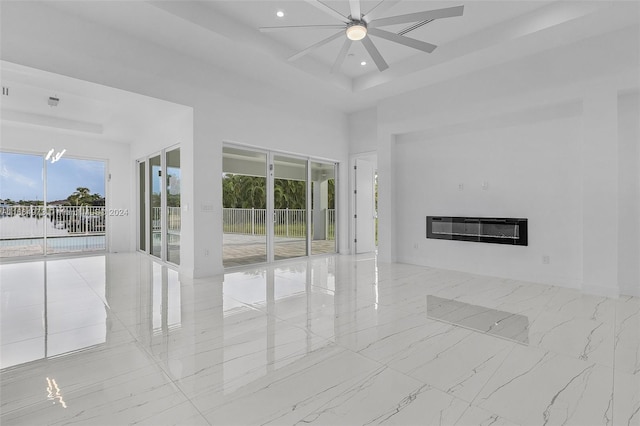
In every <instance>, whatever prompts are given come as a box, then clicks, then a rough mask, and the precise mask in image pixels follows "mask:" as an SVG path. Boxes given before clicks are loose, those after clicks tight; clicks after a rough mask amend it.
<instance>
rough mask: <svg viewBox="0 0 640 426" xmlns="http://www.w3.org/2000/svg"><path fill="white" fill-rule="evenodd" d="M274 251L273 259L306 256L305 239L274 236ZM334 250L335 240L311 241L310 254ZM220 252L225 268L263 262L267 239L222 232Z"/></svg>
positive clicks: (329, 252) (265, 256)
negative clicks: (222, 242) (222, 241)
mask: <svg viewBox="0 0 640 426" xmlns="http://www.w3.org/2000/svg"><path fill="white" fill-rule="evenodd" d="M274 251H275V253H274V258H275V260H283V259H292V258H295V257H303V256H306V255H307V245H306V240H305V239H303V238H286V237H276V238H275V241H274ZM335 252H336V242H335V240H312V241H311V253H312V254H331V253H335ZM222 253H223V254H222V259H223V264H224V267H225V268H230V267H235V266H245V265H253V264H256V263H264V262H266V261H267V240H266V237H265V236H264V235H263V236H254V235H242V234H224V244H223V248H222Z"/></svg>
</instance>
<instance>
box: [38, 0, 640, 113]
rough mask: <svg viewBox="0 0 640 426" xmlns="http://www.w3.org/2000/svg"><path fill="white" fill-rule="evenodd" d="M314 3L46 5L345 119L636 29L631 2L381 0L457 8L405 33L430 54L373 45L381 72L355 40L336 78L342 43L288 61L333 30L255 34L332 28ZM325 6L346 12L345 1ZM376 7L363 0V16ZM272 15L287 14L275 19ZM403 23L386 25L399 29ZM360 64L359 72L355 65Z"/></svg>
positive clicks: (236, 0)
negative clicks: (384, 65) (456, 80)
mask: <svg viewBox="0 0 640 426" xmlns="http://www.w3.org/2000/svg"><path fill="white" fill-rule="evenodd" d="M313 1H315V0H230V1H225V0H208V1H190V0H182V1H153V2H147V1H144V2H142V1H49V2H47V5H49V6H52V7H55V8H57V9H58V10H62V11H64V12H66V13H70V14H74V15H77V16H80V17H81V18H82V19H84V20H87V21H89V22H95V23H99V24H101V25H106V26H108V27H111V28H114V29H116V30H118V31H122V32H125V33H128V34H132V35H135V36H137V37H140V38H143V39H146V40H148V41H151V42H153V43H157V44H159V45H162V46H163V47H165V48H169V49H173V50H175V51H177V52H180V53H182V54H187V55H190V56H193V57H195V58H198V59H200V60H202V61H204V62H208V63H209V64H211V65H214V66H216V67H221V68H224V69H227V70H230V71H232V72H233V73H234V74H239V75H244V76H245V77H249V78H251V79H253V80H257V81H259V82H265V83H268V84H271V85H274V86H276V87H279V88H283V89H285V90H290V91H292V92H294V93H295V94H296V96H301V97H308V98H310V99H314V101H316V102H320V103H323V104H325V105H327V106H330V107H334V108H338V109H341V110H343V111H345V112H352V111H356V110H359V109H362V108H366V107H370V106H373V105H375V104H376V103H377V102H379V101H380V100H381V99H384V98H386V97H389V96H392V95H397V94H399V93H403V92H406V91H410V90H413V89H415V88H416V87H421V86H425V85H429V84H434V83H437V82H439V81H441V80H442V79H448V78H452V77H455V76H457V75H460V74H461V73H470V72H474V71H476V70H478V69H482V68H486V67H488V66H491V65H495V64H496V63H503V62H508V61H510V60H513V59H517V58H520V57H522V56H524V55H531V54H535V53H538V52H540V51H543V50H547V49H553V48H554V47H559V46H562V45H564V44H567V43H570V42H573V41H578V40H581V39H584V38H588V37H591V36H595V35H598V34H602V33H604V32H607V31H613V30H615V29H618V28H622V27H624V26H628V25H638V21H639V17H638V4H639V2H638V1H637V0H627V1H624V0H619V1H616V0H600V1H587V0H577V1H564V0H533V1H531V0H502V1H485V0H460V1H452V0H447V1H429V0H401V1H398V0H384V2H385V3H390V4H393V6H392V7H391V8H389V9H388V10H386V11H385V12H384V13H382V14H381V16H383V17H386V16H394V15H398V14H405V13H411V12H416V11H423V10H433V9H438V8H443V7H452V6H459V5H464V8H465V9H464V14H463V16H461V17H452V18H446V19H439V20H436V21H433V22H431V23H428V24H427V25H425V26H423V27H421V28H419V29H417V30H415V31H412V32H410V33H409V34H408V35H409V36H411V37H413V38H416V39H419V40H422V41H427V42H429V43H433V44H436V45H438V48H437V49H436V50H435V51H434V52H433V53H431V54H427V53H424V52H421V51H418V50H414V49H411V48H408V47H406V46H402V45H399V44H396V43H392V42H389V41H386V40H382V39H379V38H373V40H374V42H375V43H376V45H377V47H378V49H379V50H380V52H381V54H382V55H383V57H384V58H385V59H386V61H387V62H388V64H389V66H390V68H389V69H387V70H385V71H384V72H379V71H378V70H377V69H376V68H375V65H373V62H372V61H371V60H370V58H369V57H368V55H367V54H366V51H365V50H364V49H363V47H362V45H361V43H360V42H355V43H353V44H352V48H351V50H350V53H352V54H353V56H352V57H348V58H347V60H346V61H345V64H344V65H343V67H342V68H341V70H340V72H339V73H335V74H332V73H331V72H330V69H331V66H332V64H333V62H334V60H335V58H336V56H337V54H338V51H339V50H340V48H341V45H342V40H343V39H342V38H340V39H337V40H334V41H333V42H331V43H329V44H327V45H325V46H323V47H321V48H319V49H318V50H316V51H314V52H313V53H312V54H309V55H307V56H304V57H302V58H300V59H298V60H296V61H292V62H291V61H288V60H287V59H288V58H289V57H290V56H291V55H293V54H295V53H297V52H298V51H300V50H302V49H304V48H306V47H308V46H309V45H312V44H314V43H316V42H318V41H320V40H322V39H324V38H326V37H328V36H329V35H331V34H333V33H335V31H334V30H324V29H319V30H287V31H282V32H278V33H274V32H269V33H263V32H260V31H259V29H258V28H259V27H262V26H276V25H299V24H332V23H338V22H337V20H336V19H334V18H333V17H332V16H330V15H328V14H325V13H324V12H323V11H322V10H320V9H318V8H317V7H314V6H313V5H311V4H310V2H313ZM327 4H328V5H330V6H331V7H332V8H334V9H335V10H337V11H339V12H340V13H342V14H344V15H349V2H348V0H331V1H329V0H327ZM376 4H378V0H362V10H363V11H364V12H366V11H368V10H370V9H371V8H372V7H373V6H374V5H376ZM277 10H283V11H284V12H285V16H284V18H281V19H280V18H277V17H276V15H275V13H276V11H277ZM404 27H405V25H400V26H397V27H385V29H387V30H400V29H402V28H404ZM361 60H366V61H367V62H368V64H367V65H366V66H364V67H363V66H360V65H359V63H360V61H361Z"/></svg>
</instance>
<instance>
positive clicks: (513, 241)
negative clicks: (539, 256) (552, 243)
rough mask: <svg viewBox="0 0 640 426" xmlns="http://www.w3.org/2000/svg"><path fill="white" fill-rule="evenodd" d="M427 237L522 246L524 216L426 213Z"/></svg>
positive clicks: (525, 243) (525, 229) (524, 239)
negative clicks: (439, 214)
mask: <svg viewBox="0 0 640 426" xmlns="http://www.w3.org/2000/svg"><path fill="white" fill-rule="evenodd" d="M427 238H435V239H439V240H459V241H474V242H478V243H494V244H510V245H515V246H526V245H528V235H527V219H522V218H512V217H451V216H427Z"/></svg>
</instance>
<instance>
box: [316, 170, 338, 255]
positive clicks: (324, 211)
mask: <svg viewBox="0 0 640 426" xmlns="http://www.w3.org/2000/svg"><path fill="white" fill-rule="evenodd" d="M311 232H312V234H311V254H322V253H335V252H336V165H335V164H334V163H321V162H316V161H312V162H311Z"/></svg>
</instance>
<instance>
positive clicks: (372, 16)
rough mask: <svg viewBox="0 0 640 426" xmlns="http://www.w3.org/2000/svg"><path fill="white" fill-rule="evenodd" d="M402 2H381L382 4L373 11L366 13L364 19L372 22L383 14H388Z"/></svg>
mask: <svg viewBox="0 0 640 426" xmlns="http://www.w3.org/2000/svg"><path fill="white" fill-rule="evenodd" d="M400 1H401V0H380V3H378V4H377V5H375V6H374V7H373V9H371V10H370V11H368V12H367V13H365V14H364V16H363V17H362V18H363V19H364V20H365V21H367V22H371V21H373V20H374V19H376V18H377V17H378V16H380V14H381V13H384V12H386V11H387V10H389V9H391V7H392V6H395V5H396V4H398V3H400Z"/></svg>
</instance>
